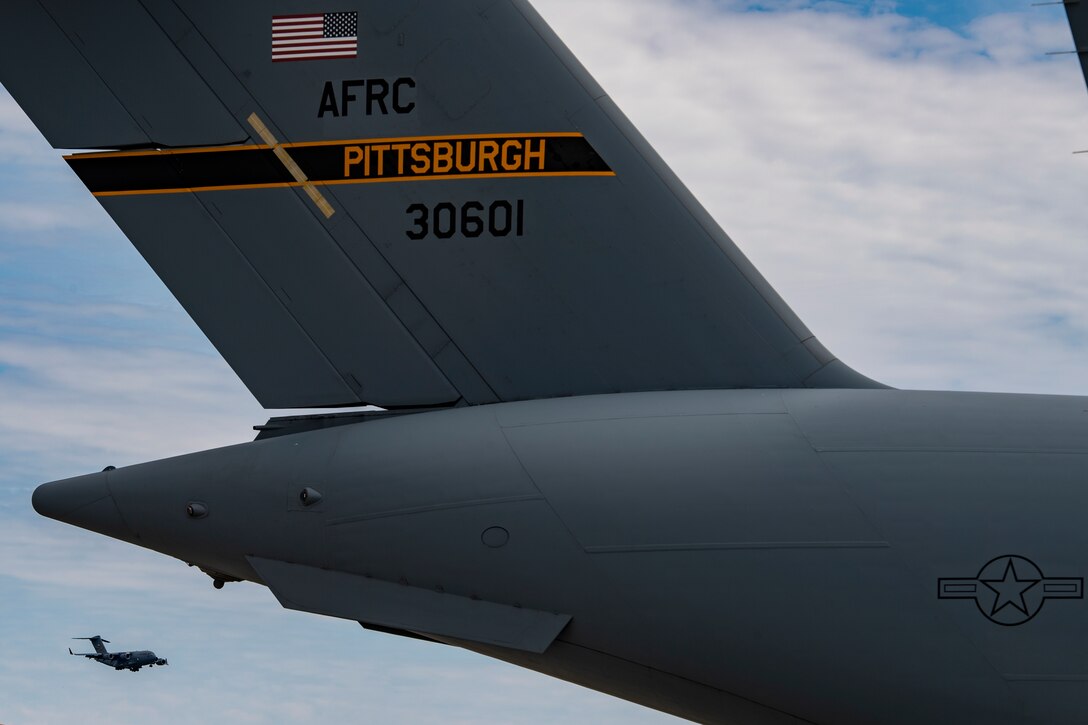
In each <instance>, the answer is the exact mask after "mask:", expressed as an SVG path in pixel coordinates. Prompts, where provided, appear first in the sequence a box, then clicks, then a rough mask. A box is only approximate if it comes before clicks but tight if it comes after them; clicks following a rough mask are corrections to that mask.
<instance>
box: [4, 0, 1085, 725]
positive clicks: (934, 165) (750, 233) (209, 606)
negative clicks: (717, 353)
mask: <svg viewBox="0 0 1088 725" xmlns="http://www.w3.org/2000/svg"><path fill="white" fill-rule="evenodd" d="M536 5H537V7H538V8H539V10H540V11H541V12H542V14H543V15H544V16H545V17H546V18H547V20H548V21H549V22H551V23H552V24H553V26H554V27H555V28H556V30H557V31H558V32H559V34H560V35H561V36H562V37H563V38H564V39H565V40H566V41H567V42H568V44H569V45H570V46H571V47H572V48H573V50H574V52H575V53H576V54H577V55H578V56H579V57H580V58H581V59H582V61H583V62H584V63H585V64H586V65H587V66H588V67H589V69H590V71H591V72H592V73H593V74H594V75H595V76H596V77H597V78H598V80H599V81H600V82H601V83H602V85H603V86H604V87H605V88H606V89H607V90H608V91H609V92H610V93H611V94H612V95H613V97H614V98H615V99H616V100H617V102H618V103H619V105H620V106H621V107H622V108H623V109H624V110H626V111H627V113H628V114H629V115H630V116H631V117H632V118H633V120H634V121H635V123H636V125H638V126H639V127H640V128H641V130H642V131H643V132H644V133H645V134H646V135H647V137H648V138H649V139H650V141H651V142H652V143H653V144H655V145H656V147H657V148H658V149H659V150H660V151H661V152H662V154H663V155H664V157H665V158H666V160H667V161H668V162H669V163H670V164H671V165H672V166H673V167H674V168H675V169H676V170H677V172H678V173H679V174H680V176H681V178H683V179H684V180H685V181H686V182H687V183H688V184H689V186H691V188H692V189H693V191H694V192H695V194H696V196H698V197H699V198H700V199H701V200H702V201H703V203H704V204H705V205H706V206H707V207H708V208H709V209H710V211H711V212H712V214H713V215H714V216H715V217H716V218H717V219H718V221H719V222H720V223H721V224H722V226H723V227H724V228H725V230H726V231H727V232H729V234H730V235H731V236H732V237H733V238H734V239H735V240H736V242H737V243H738V244H739V246H740V247H741V248H742V249H743V250H744V252H745V253H746V254H748V255H749V257H750V258H751V259H752V261H753V262H754V263H755V264H756V266H757V267H758V268H759V269H760V270H761V271H762V272H763V273H764V275H765V276H766V277H767V278H768V279H769V280H770V281H771V283H772V284H773V285H774V286H775V287H776V288H777V289H778V290H779V291H780V292H781V293H782V295H783V297H784V298H785V299H786V301H787V302H788V303H789V304H790V305H791V306H792V307H793V308H794V310H795V311H796V312H797V313H798V314H799V315H800V316H801V318H802V319H803V320H805V322H806V323H807V324H808V325H809V327H810V328H811V329H812V330H813V331H814V332H815V333H816V334H817V335H818V336H819V337H820V338H821V340H822V341H823V342H824V343H825V344H826V345H827V346H828V347H829V348H830V349H831V350H832V351H834V352H835V353H836V354H837V355H838V356H839V357H841V358H842V359H844V360H845V361H847V362H848V363H850V364H851V365H852V366H854V367H855V368H857V369H859V370H860V371H862V372H864V373H865V374H867V375H869V376H871V377H874V378H876V379H879V380H881V381H884V382H886V383H889V384H891V385H894V386H897V387H904V388H926V389H950V390H996V391H1009V392H1045V393H1062V394H1075V395H1088V364H1086V363H1088V285H1085V284H1084V278H1085V276H1086V274H1088V244H1085V241H1086V237H1088V204H1086V203H1085V190H1086V189H1088V154H1086V155H1074V154H1073V152H1074V151H1076V150H1080V149H1088V93H1086V92H1085V85H1084V80H1083V79H1082V77H1081V75H1080V73H1079V69H1078V67H1077V65H1076V62H1075V60H1074V58H1073V56H1069V55H1058V56H1048V55H1046V54H1047V52H1048V51H1057V50H1066V49H1069V48H1071V47H1072V41H1071V39H1070V36H1069V30H1068V26H1067V25H1066V24H1065V21H1064V16H1063V14H1062V10H1061V8H1060V6H1059V7H1057V8H1055V7H1043V8H1031V7H1028V3H1027V1H1026V0H1023V1H1021V0H1016V1H1015V2H1011V1H1009V0H985V1H984V0H964V1H962V2H937V1H933V2H930V1H928V0H911V1H910V2H894V1H893V0H886V1H880V0H877V1H876V2H861V1H860V0H858V1H841V2H833V1H830V0H828V1H826V2H824V1H820V0H815V1H810V0H775V1H772V0H768V1H767V2H741V1H740V0H737V1H735V2H731V1H729V0H715V1H711V0H683V1H674V0H655V1H649V0H536ZM59 157H60V153H59V152H56V151H53V150H52V149H50V148H49V146H48V145H47V144H46V143H45V141H44V140H43V139H42V138H41V136H40V135H39V134H38V132H37V131H36V130H35V129H34V127H33V126H32V125H31V124H30V122H29V121H28V120H27V119H26V118H25V117H24V116H23V114H22V112H21V111H20V110H19V108H18V107H17V106H16V105H15V104H14V103H13V102H12V100H11V98H10V97H9V96H8V95H7V94H6V93H4V92H3V91H2V89H0V492H2V493H4V494H6V495H4V496H2V497H0V641H2V642H3V645H4V646H3V657H0V722H3V723H6V724H7V725H21V724H22V723H35V724H36V723H62V722H64V723H67V722H72V721H78V722H103V723H104V722H111V721H116V720H118V719H119V720H120V721H123V722H136V721H137V720H138V719H139V718H142V717H146V718H154V719H155V720H162V719H163V713H164V712H165V713H167V719H168V720H169V721H171V722H179V723H188V722H192V723H207V722H231V723H235V722H243V723H248V722H252V723H279V722H300V723H305V722H326V721H329V720H331V719H332V718H349V719H350V720H351V721H362V720H364V719H365V720H366V721H368V722H376V723H392V722H398V723H399V722H409V723H410V722H435V721H439V720H441V721H444V722H455V723H461V722H463V723H474V722H526V723H551V722H556V723H558V722H564V723H567V722H584V723H591V722H592V723H607V722H615V723H620V722H623V723H653V722H667V721H669V718H666V717H664V716H661V715H658V714H655V713H651V712H648V711H645V710H642V709H640V708H637V707H635V706H632V705H627V704H625V703H621V702H618V701H615V700H612V699H610V698H607V697H605V696H602V695H598V694H596V693H592V692H589V691H586V690H583V689H581V688H578V687H575V686H572V685H568V684H565V683H561V682H557V681H554V680H550V679H548V678H545V677H542V676H538V675H535V674H532V673H528V672H524V671H521V670H518V669H515V668H513V667H510V666H506V665H501V664H497V663H492V662H490V661H488V660H485V659H482V658H480V657H477V656H475V655H471V654H467V653H462V652H459V651H456V650H453V649H451V648H445V647H439V646H434V645H426V644H422V643H418V642H413V641H407V640H401V639H398V638H392V637H386V636H382V635H377V634H372V633H368V632H364V631H363V630H361V629H360V628H359V627H358V626H357V625H353V624H351V623H349V622H343V621H338V620H330V619H323V618H320V617H316V616H308V615H302V614H297V613H289V612H285V611H283V610H281V609H280V608H279V606H278V605H277V604H276V602H275V600H274V599H273V598H272V596H271V595H270V594H269V593H268V592H267V591H266V590H265V589H263V588H261V587H257V586H254V585H233V586H228V587H227V588H226V589H224V590H223V591H219V592H217V591H215V590H213V589H212V587H211V585H210V581H209V580H208V579H207V578H206V577H204V576H203V575H202V574H199V573H198V572H195V571H193V570H188V569H186V568H185V567H184V566H182V565H180V564H178V563H177V562H175V561H172V560H169V559H167V558H165V557H161V556H158V555H156V554H152V553H150V552H145V551H143V550H141V549H137V548H135V547H131V546H127V545H124V544H120V543H117V542H113V541H110V540H106V539H104V538H102V537H98V536H95V535H92V534H85V533H82V532H80V531H76V530H73V529H70V528H68V527H65V526H62V525H60V524H56V523H54V522H50V521H46V520H44V519H40V518H39V517H37V516H36V515H35V514H34V513H33V511H32V510H31V509H30V494H31V491H32V490H33V487H34V485H35V484H37V483H39V482H42V481H48V480H53V479H56V478H62V477H67V476H70V475H74V474H78V473H83V472H87V471H93V470H98V469H101V468H102V467H103V466H105V465H107V464H112V465H119V466H120V465H126V464H130V463H136V462H139V461H143V460H149V459H155V458H161V457H165V456H168V455H173V454H177V453H181V452H188V451H193V450H200V449H204V448H209V447H213V446H218V445H225V444H230V443H236V442H240V441H243V440H246V439H248V438H249V437H250V436H251V431H250V426H252V425H253V424H255V423H260V422H263V421H264V420H265V418H267V417H268V415H269V413H268V412H267V411H263V410H262V409H261V408H260V407H259V406H258V405H257V403H256V402H255V401H254V400H253V399H252V397H251V396H250V395H249V394H248V392H247V391H246V390H245V388H244V387H243V386H242V385H241V383H240V382H239V381H238V380H237V379H236V378H235V376H234V375H233V373H232V372H231V371H230V369H229V368H228V367H227V366H226V364H225V363H224V362H223V361H222V360H221V359H220V358H219V356H218V355H217V354H216V352H215V351H214V349H212V347H211V346H210V345H209V344H208V342H207V341H206V340H205V339H204V337H203V336H202V334H201V333H200V332H199V330H198V329H197V328H196V327H195V325H194V324H193V323H192V322H191V321H190V320H189V318H188V317H187V316H186V315H185V313H184V312H183V311H182V310H181V308H180V307H179V306H178V304H177V303H176V302H175V301H174V299H173V298H172V297H171V296H170V294H169V293H168V292H167V291H166V289H165V288H164V287H163V285H162V284H161V283H160V282H159V281H158V279H157V278H156V277H155V276H154V274H153V273H152V272H151V271H150V269H149V268H148V267H147V266H146V265H145V264H144V262H143V261H142V260H141V259H140V257H139V256H138V255H137V254H136V252H135V251H134V250H133V248H132V247H131V245H130V244H129V243H128V241H127V240H126V239H125V238H124V237H123V236H122V235H121V234H120V232H118V230H117V229H116V228H115V227H114V226H113V224H112V222H111V221H110V220H109V218H108V217H107V216H106V214H105V213H104V212H103V211H102V210H101V209H100V207H99V206H98V205H97V203H96V202H95V201H94V200H93V198H92V197H91V196H90V195H89V194H88V193H87V192H86V191H85V190H84V189H83V187H82V185H81V184H80V183H79V182H78V181H77V180H76V179H75V178H74V177H73V175H72V174H71V173H70V172H69V170H68V168H67V166H66V165H65V164H64V163H63V162H62V161H61V160H60V158H59ZM98 633H101V634H103V635H105V636H107V637H108V638H110V639H112V640H113V642H114V644H115V645H116V646H118V647H122V648H124V647H130V648H142V647H153V648H154V649H156V650H158V651H159V653H160V654H161V655H164V656H167V657H168V658H169V659H170V660H171V663H172V664H171V667H170V668H168V669H166V670H153V671H151V672H146V671H145V672H141V673H139V674H130V673H114V672H113V671H112V670H108V669H107V668H105V667H101V666H98V665H92V664H90V663H86V662H84V661H82V660H77V659H75V658H68V657H67V654H66V651H65V649H66V647H67V646H68V644H69V640H68V638H69V637H72V636H80V635H92V634H98ZM134 681H135V685H138V686H134Z"/></svg>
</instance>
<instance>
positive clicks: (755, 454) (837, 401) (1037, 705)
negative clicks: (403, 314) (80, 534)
mask: <svg viewBox="0 0 1088 725" xmlns="http://www.w3.org/2000/svg"><path fill="white" fill-rule="evenodd" d="M302 491H308V492H309V493H308V496H309V500H303V498H306V497H301V498H300V494H301V492H302ZM314 494H316V496H315V495H314ZM34 504H35V507H36V508H37V509H38V510H39V512H41V513H43V514H45V515H48V516H52V517H54V518H57V519H60V520H62V521H67V522H69V523H72V524H75V525H79V526H83V527H85V528H89V529H92V530H95V531H99V532H102V533H105V534H108V535H110V536H114V537H116V538H120V539H123V540H127V541H130V542H132V543H137V544H139V545H141V546H145V547H148V548H152V549H155V550H157V551H160V552H162V553H165V554H168V555H170V556H174V557H177V558H179V559H182V560H184V561H186V562H190V563H194V564H197V565H200V566H201V567H203V568H204V569H206V570H207V571H211V572H216V573H218V574H220V575H221V576H222V577H224V578H226V579H228V580H229V579H230V578H237V579H245V580H250V581H255V582H260V583H265V584H268V585H269V586H270V588H272V589H273V591H274V592H275V593H276V595H277V596H278V597H279V598H280V600H281V602H283V603H284V604H285V605H286V606H291V607H293V608H296V609H304V610H307V611H316V612H319V613H324V614H333V615H335V616H341V617H345V618H349V619H357V620H360V621H362V622H364V623H368V624H374V625H379V626H380V627H382V628H384V629H385V630H386V631H403V632H405V633H416V634H422V635H424V636H426V637H427V638H430V639H434V640H436V641H442V642H448V643H452V644H456V645H458V646H463V647H467V648H469V649H472V650H475V651H479V652H482V653H484V654H487V655H489V656H493V657H498V658H500V659H504V660H508V661H511V662H514V663H517V664H519V665H522V666H526V667H530V668H533V669H536V670H539V671H542V672H546V673H548V674H552V675H554V676H557V677H561V678H563V679H567V680H571V681H575V682H580V683H582V684H586V685H588V686H591V687H594V688H595V689H599V690H603V691H606V692H611V693H613V694H616V695H618V696H621V697H624V698H627V699H630V700H632V701H635V702H640V703H642V704H645V705H648V706H650V707H655V708H658V709H660V710H663V711H666V712H671V713H674V714H677V715H680V716H684V717H688V718H692V719H697V720H701V721H707V722H746V723H792V722H820V723H836V724H837V725H844V724H851V723H872V722H881V723H888V724H890V723H917V722H988V723H992V724H994V725H1002V724H1006V723H1008V724H1011V723H1040V724H1041V723H1049V724H1051V725H1056V724H1059V723H1073V722H1081V719H1080V718H1081V716H1082V715H1083V712H1084V702H1085V698H1086V697H1088V626H1086V621H1088V619H1086V615H1088V610H1086V603H1085V601H1084V599H1083V577H1084V576H1085V575H1086V574H1088V527H1086V526H1085V511H1086V510H1088V399H1086V398H1072V397H1045V396H1012V395H993V394H963V393H925V392H901V391H892V390H853V391H837V390H763V391H758V390H748V391H706V392H662V393H639V394H623V395H611V396H594V397H583V398H565V399H555V400H539V401H532V402H524V403H508V404H501V405H491V406H480V407H476V408H466V409H457V410H449V411H441V412H432V413H421V414H415V415H406V416H400V417H393V418H389V419H379V420H374V421H369V422H365V423H358V424H353V425H345V426H341V427H336V428H330V429H326V430H320V431H314V432H307V433H297V434H292V435H284V436H281V437H276V438H271V439H268V440H259V441H255V442H251V443H246V444H243V445H238V446H233V447H229V448H223V449H219V450H214V451H207V452H203V453H197V454H193V455H188V456H182V457H179V458H173V459H167V460H163V461H157V462H154V463H147V464H143V465H138V466H131V467H128V468H122V469H118V470H114V471H109V472H103V473H98V474H93V475H90V476H84V477H81V478H76V479H69V480H67V481H62V482H57V483H54V484H47V485H45V486H43V487H41V488H39V490H38V491H37V492H36V493H35V497H34ZM194 504H195V507H194ZM304 580H305V581H306V582H315V583H316V584H314V585H313V586H311V585H310V584H307V585H306V586H302V582H303V581H304ZM350 592H362V593H366V594H365V596H363V595H361V594H360V595H359V596H355V595H350ZM404 597H407V598H409V599H410V600H411V601H412V602H419V603H420V607H419V608H418V611H419V612H422V614H420V615H419V616H418V617H417V618H415V619H413V618H412V616H414V615H412V616H409V615H407V614H404V613H403V610H404V609H405V608H404V607H401V608H400V609H398V608H397V607H396V606H395V604H390V607H391V609H386V610H382V609H381V607H380V606H379V605H380V604H381V602H382V601H388V602H392V603H395V602H396V601H401V600H402V599H403V598H404ZM398 598H402V599H398ZM403 601H408V600H403ZM469 603H475V604H469ZM473 606H479V607H481V608H482V607H485V606H489V607H490V606H493V607H494V609H493V610H487V612H492V611H493V612H494V613H495V617H492V616H491V615H490V614H487V613H485V612H484V610H483V609H480V610H479V611H480V614H479V616H476V617H474V615H473V611H474V610H473V609H472V607H473ZM389 612H393V614H390V613H389ZM507 616H509V622H511V623H513V624H511V625H510V628H508V630H503V631H502V632H500V631H499V630H498V629H497V627H498V625H497V624H495V622H497V621H498V620H499V619H502V618H503V617H507ZM398 617H399V618H398ZM496 617H497V618H498V619H496ZM556 617H559V618H560V619H556ZM567 617H569V624H566V626H565V628H562V627H563V624H564V623H565V622H566V618H567ZM368 620H369V621H368ZM518 622H524V623H526V624H525V627H526V629H525V630H524V631H525V632H528V631H529V630H530V629H532V627H537V629H533V630H532V631H533V632H535V634H533V635H532V636H530V635H528V634H524V632H523V631H522V630H520V629H519V628H518V627H519V626H520V625H518V624H517V623H518ZM557 622H558V624H556V623H557ZM551 627H554V630H550V629H549V628H551ZM541 628H542V629H541ZM559 628H562V631H561V632H559V634H558V637H557V638H556V637H555V636H554V633H555V632H556V631H559ZM542 632H543V634H541V633H542ZM549 632H551V633H550V634H549ZM504 638H505V639H504ZM541 638H543V639H541ZM553 639H554V641H552V640H553ZM498 642H508V645H502V644H498ZM541 642H543V644H542V645H541V646H538V645H540V643H541ZM540 650H543V651H540Z"/></svg>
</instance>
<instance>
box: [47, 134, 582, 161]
mask: <svg viewBox="0 0 1088 725" xmlns="http://www.w3.org/2000/svg"><path fill="white" fill-rule="evenodd" d="M482 138H583V134H581V133H578V132H576V131H561V132H557V133H472V134H456V135H451V136H393V137H389V138H358V139H346V140H343V141H301V142H299V143H283V144H280V146H281V147H282V148H308V147H311V146H342V145H343V146H346V145H349V144H351V145H366V144H379V143H392V142H394V141H399V142H402V143H403V142H410V141H416V142H418V141H464V140H469V139H482ZM270 148H272V147H271V146H269V145H267V144H245V145H236V146H198V147H194V148H185V149H148V150H142V151H94V152H91V153H79V154H67V155H65V156H64V158H65V159H108V158H121V157H124V156H155V155H173V154H208V153H221V152H226V151H263V150H267V149H270Z"/></svg>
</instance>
